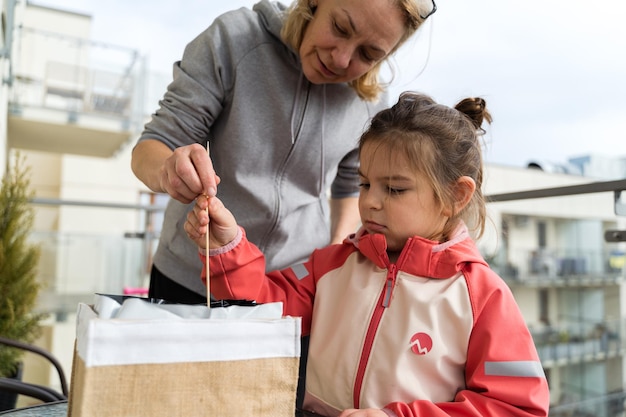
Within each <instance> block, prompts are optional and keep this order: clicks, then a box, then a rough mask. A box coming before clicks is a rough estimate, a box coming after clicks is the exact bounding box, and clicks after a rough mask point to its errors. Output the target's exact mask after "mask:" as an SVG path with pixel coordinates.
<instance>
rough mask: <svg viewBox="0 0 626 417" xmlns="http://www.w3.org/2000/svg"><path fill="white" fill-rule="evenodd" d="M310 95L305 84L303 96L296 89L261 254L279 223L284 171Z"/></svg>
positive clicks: (261, 244)
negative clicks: (288, 137)
mask: <svg viewBox="0 0 626 417" xmlns="http://www.w3.org/2000/svg"><path fill="white" fill-rule="evenodd" d="M299 82H300V83H301V82H302V79H300V80H299ZM310 93H311V85H310V84H307V85H306V87H305V91H304V94H302V93H301V88H300V87H299V88H298V93H297V94H296V99H295V100H296V102H295V103H294V108H293V111H292V116H295V117H294V118H292V120H291V129H292V131H291V149H289V153H288V154H287V157H286V158H285V159H284V160H283V162H282V164H281V166H280V168H279V169H278V171H277V174H276V177H275V178H276V179H275V191H276V193H275V194H276V197H275V207H276V209H275V210H274V213H273V218H272V225H271V227H270V228H269V229H268V230H267V232H266V233H265V235H264V236H263V238H262V239H261V240H260V242H259V245H258V246H259V248H260V249H261V251H262V252H265V248H266V246H267V242H268V240H269V238H270V236H271V235H272V233H274V230H275V229H276V226H277V225H278V223H279V221H280V211H281V205H282V204H281V198H280V189H281V184H282V182H283V180H284V177H285V170H286V167H287V163H288V162H289V160H290V159H291V156H292V155H293V151H294V148H295V146H296V142H297V138H298V136H300V131H301V129H302V123H303V122H304V114H305V112H306V108H307V106H308V105H309V95H310ZM301 96H304V104H303V105H302V106H301V108H300V109H298V108H297V107H298V103H299V102H300V101H301V100H300V97H301ZM296 111H298V114H297V116H296V113H295V112H296ZM294 121H297V124H296V125H295V126H296V127H295V129H294V123H293V122H294Z"/></svg>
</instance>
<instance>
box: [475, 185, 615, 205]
mask: <svg viewBox="0 0 626 417" xmlns="http://www.w3.org/2000/svg"><path fill="white" fill-rule="evenodd" d="M624 190H626V179H622V180H615V181H603V182H591V183H587V184H578V185H570V186H565V187H553V188H540V189H537V190H528V191H515V192H512V193H501V194H492V195H488V196H487V197H486V200H487V202H488V203H497V202H502V201H513V200H526V199H531V198H545V197H562V196H568V195H577V194H591V193H602V192H606V191H624Z"/></svg>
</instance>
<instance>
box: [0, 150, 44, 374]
mask: <svg viewBox="0 0 626 417" xmlns="http://www.w3.org/2000/svg"><path fill="white" fill-rule="evenodd" d="M32 195H33V193H32V192H31V190H30V169H29V167H28V166H27V165H26V162H25V158H24V157H23V156H21V155H20V154H19V153H17V154H16V156H15V163H14V164H13V165H12V166H11V164H8V163H7V167H6V171H5V173H4V175H3V177H2V188H0V335H2V336H3V337H6V338H10V339H14V340H17V341H20V342H23V343H32V342H33V341H34V340H35V339H36V338H37V337H38V336H39V333H40V321H41V320H42V319H43V318H44V315H43V314H42V313H37V312H35V304H36V302H37V296H38V293H39V289H40V287H41V285H40V283H39V281H38V279H37V266H38V263H39V254H40V251H39V247H38V246H36V245H34V244H31V243H29V241H28V238H29V235H30V233H31V229H32V226H33V222H34V218H35V217H34V216H35V214H34V210H33V208H32V206H31V205H30V203H29V199H30V198H31V197H32ZM22 354H23V351H22V350H19V349H15V348H12V347H8V346H5V345H1V344H0V376H13V375H14V373H15V371H16V369H17V366H18V364H19V362H20V360H21V355H22Z"/></svg>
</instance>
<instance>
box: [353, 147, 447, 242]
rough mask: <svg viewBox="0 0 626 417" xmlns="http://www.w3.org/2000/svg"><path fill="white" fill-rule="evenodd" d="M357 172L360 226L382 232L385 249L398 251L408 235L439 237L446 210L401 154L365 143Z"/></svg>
mask: <svg viewBox="0 0 626 417" xmlns="http://www.w3.org/2000/svg"><path fill="white" fill-rule="evenodd" d="M359 175H360V178H361V193H360V195H359V212H360V214H361V221H362V223H363V227H364V228H365V229H366V230H367V231H368V232H369V233H380V234H383V235H385V237H386V239H387V247H388V250H389V251H391V252H400V251H401V250H402V248H403V247H404V245H405V243H406V241H407V239H408V238H409V237H412V236H421V237H423V238H427V239H431V240H440V239H441V237H442V231H443V228H444V225H445V223H446V221H447V220H448V217H447V216H446V215H445V213H448V212H449V211H448V210H445V209H444V207H442V206H441V205H440V204H439V203H438V202H437V201H436V200H435V193H434V190H433V187H432V186H431V184H430V182H429V181H428V179H427V178H426V177H425V176H424V175H421V174H418V173H416V172H415V169H413V168H411V167H410V165H409V163H408V160H407V158H406V156H405V155H404V154H403V153H401V152H397V151H396V152H394V151H390V150H389V149H387V148H386V147H384V146H382V147H378V144H377V143H375V142H374V143H372V142H369V143H366V144H365V145H364V146H363V148H362V149H361V168H360V169H359Z"/></svg>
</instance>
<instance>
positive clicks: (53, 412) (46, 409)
mask: <svg viewBox="0 0 626 417" xmlns="http://www.w3.org/2000/svg"><path fill="white" fill-rule="evenodd" d="M5 416H6V417H66V416H67V401H58V402H54V403H46V404H39V405H33V406H31V407H24V408H19V409H16V410H9V411H0V417H5ZM307 416H316V417H319V414H310V413H307V412H306V411H296V412H295V417H307Z"/></svg>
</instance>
